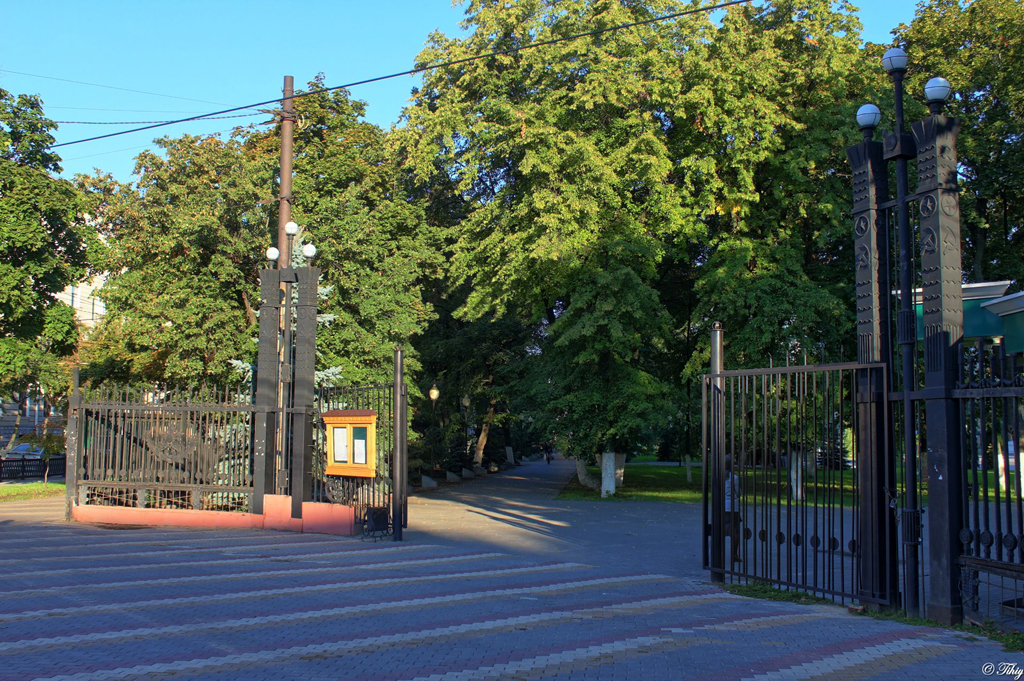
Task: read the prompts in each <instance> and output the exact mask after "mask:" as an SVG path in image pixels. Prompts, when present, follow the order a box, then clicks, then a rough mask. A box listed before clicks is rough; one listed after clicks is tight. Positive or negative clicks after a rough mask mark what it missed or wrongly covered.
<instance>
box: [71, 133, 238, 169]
mask: <svg viewBox="0 0 1024 681" xmlns="http://www.w3.org/2000/svg"><path fill="white" fill-rule="evenodd" d="M231 130H232V128H228V129H227V130H218V131H217V132H212V133H210V134H211V135H222V134H224V133H226V132H231ZM150 146H151V145H149V144H143V145H141V146H134V147H126V148H124V149H113V150H111V151H101V152H100V153H98V154H87V155H85V156H75V157H74V158H62V159H61V163H67V162H69V161H81V160H83V159H87V158H93V157H95V156H108V155H110V154H120V153H122V152H125V151H139V150H141V149H149V148H150Z"/></svg>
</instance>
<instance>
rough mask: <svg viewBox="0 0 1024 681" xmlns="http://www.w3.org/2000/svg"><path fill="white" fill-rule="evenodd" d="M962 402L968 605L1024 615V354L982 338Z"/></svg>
mask: <svg viewBox="0 0 1024 681" xmlns="http://www.w3.org/2000/svg"><path fill="white" fill-rule="evenodd" d="M962 367H963V373H962V375H961V378H960V381H959V382H958V383H957V385H956V388H955V389H954V391H953V396H954V398H956V400H957V402H958V404H959V406H960V418H961V423H962V428H961V450H962V452H963V456H962V461H963V466H964V468H963V473H962V474H963V481H964V484H963V505H964V506H963V509H964V510H963V515H964V528H963V530H962V531H961V533H960V540H961V542H962V543H963V553H962V556H961V559H960V562H961V565H962V566H963V567H964V576H963V579H962V580H961V581H962V585H963V592H964V593H963V596H964V605H965V608H966V610H967V611H968V613H972V612H973V613H975V614H976V616H979V618H981V619H996V620H999V619H1006V618H1011V619H1013V620H1015V621H1020V620H1024V588H1022V587H1024V494H1022V486H1024V483H1022V480H1021V472H1022V469H1021V447H1022V445H1024V431H1022V426H1024V355H1021V354H1013V355H1010V354H1007V353H1005V352H1004V351H1003V348H1002V346H1001V345H996V346H994V347H993V346H990V345H985V344H982V343H978V344H976V345H974V346H973V347H969V348H967V349H966V350H965V352H964V359H963V362H962Z"/></svg>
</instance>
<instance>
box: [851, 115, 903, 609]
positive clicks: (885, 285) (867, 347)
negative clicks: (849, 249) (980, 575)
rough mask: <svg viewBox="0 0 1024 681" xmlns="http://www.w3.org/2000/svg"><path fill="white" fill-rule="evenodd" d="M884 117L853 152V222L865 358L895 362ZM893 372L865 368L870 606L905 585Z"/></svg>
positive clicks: (863, 557)
mask: <svg viewBox="0 0 1024 681" xmlns="http://www.w3.org/2000/svg"><path fill="white" fill-rule="evenodd" d="M876 124H877V119H875V118H873V117H871V118H869V119H866V120H865V121H863V122H862V128H861V129H862V131H863V133H864V141H863V142H861V143H860V144H857V145H855V146H852V147H850V148H848V149H847V150H846V153H847V156H848V158H849V160H850V165H851V167H852V170H853V224H854V235H855V236H854V254H855V267H856V277H857V280H856V286H857V289H856V292H857V361H858V362H859V363H861V364H875V363H878V362H884V363H886V364H887V365H888V364H889V363H890V361H891V355H890V347H891V346H890V339H889V332H888V328H889V327H888V320H889V314H890V312H889V287H890V284H889V272H890V260H889V257H890V256H889V240H888V224H887V220H886V212H885V211H884V210H882V209H880V208H879V204H880V203H881V202H883V201H885V200H886V199H887V198H888V193H889V179H888V172H887V169H886V161H885V158H884V156H883V148H882V144H881V143H880V142H874V141H872V140H871V135H872V133H873V131H874V126H875V125H876ZM887 381H888V377H887V376H886V375H885V373H883V372H882V371H881V370H879V369H877V368H876V369H874V370H872V369H867V368H865V369H860V370H858V371H857V386H858V392H857V395H856V400H857V427H858V431H857V447H858V450H859V451H858V452H857V460H858V461H859V466H858V469H857V474H858V476H859V480H858V482H859V487H860V529H859V537H858V544H859V550H858V562H859V565H858V567H859V570H860V593H861V595H862V597H863V600H864V602H865V603H872V602H874V603H878V602H883V603H889V602H893V600H894V597H895V595H896V593H897V591H898V584H899V553H898V544H897V534H896V518H895V515H894V514H893V513H892V512H891V511H890V509H889V504H888V500H887V498H886V494H885V490H886V489H896V469H895V461H894V458H893V456H892V451H893V448H892V445H891V429H890V428H889V423H891V420H890V419H889V407H888V402H887V399H886V394H887V390H888V385H887Z"/></svg>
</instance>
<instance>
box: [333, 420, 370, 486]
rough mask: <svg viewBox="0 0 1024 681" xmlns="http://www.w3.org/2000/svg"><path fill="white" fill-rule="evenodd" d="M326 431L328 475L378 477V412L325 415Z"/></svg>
mask: <svg viewBox="0 0 1024 681" xmlns="http://www.w3.org/2000/svg"><path fill="white" fill-rule="evenodd" d="M323 419H324V425H325V426H326V427H327V470H326V473H327V475H344V476H348V477H359V478H372V477H375V476H376V475H377V412H375V411H373V410H371V409H336V410H334V411H329V412H326V413H325V414H324V415H323Z"/></svg>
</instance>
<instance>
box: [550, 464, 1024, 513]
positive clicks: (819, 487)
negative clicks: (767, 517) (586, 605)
mask: <svg viewBox="0 0 1024 681" xmlns="http://www.w3.org/2000/svg"><path fill="white" fill-rule="evenodd" d="M587 470H589V471H590V473H591V474H592V475H593V476H594V477H595V478H598V479H600V477H601V470H600V469H599V468H598V467H597V466H588V467H587ZM985 475H986V477H988V485H989V487H988V498H989V500H990V501H995V471H987V472H986V473H985ZM700 476H701V471H700V469H699V468H696V467H694V469H693V482H687V481H686V469H685V468H680V467H678V466H647V465H644V464H643V463H640V464H638V465H634V464H633V463H632V462H631V463H628V464H626V472H625V475H624V478H623V479H624V484H623V486H622V487H620V488H619V489H618V490H616V492H615V496H613V497H609V499H611V500H619V501H674V502H679V503H694V502H699V501H701V494H702V490H701V482H700ZM856 476H857V471H856V470H852V469H846V470H843V471H839V470H826V469H819V470H818V471H817V474H816V475H815V476H813V477H811V476H807V478H806V480H805V483H804V501H803V502H798V501H795V500H794V501H793V504H794V505H799V504H800V503H804V504H809V505H818V506H825V505H829V506H842V507H843V508H853V507H854V506H856V505H857V504H858V503H859V499H860V497H859V494H857V493H856V491H855V487H854V485H855V484H856ZM981 476H982V473H980V472H979V474H978V482H979V485H978V487H979V490H978V492H979V494H980V493H981V480H982V477H981ZM897 477H898V479H902V475H898V476H897ZM968 478H969V481H970V482H973V481H974V480H973V474H969V475H968ZM1002 482H1003V481H1002V479H1000V483H1001V485H1000V486H1001V487H1002ZM1010 482H1011V492H1012V493H1011V495H1010V498H1011V500H1012V499H1016V492H1015V491H1014V489H1013V487H1014V485H1015V481H1014V480H1013V479H1012V474H1011V481H1010ZM742 487H743V496H744V497H745V498H746V499H747V501H748V502H749V501H751V500H753V499H758V500H761V499H764V497H765V496H768V497H769V498H770V499H774V498H775V497H776V495H781V496H782V498H783V499H785V498H786V495H787V494H788V492H789V479H788V475H787V472H786V470H785V469H780V470H778V471H776V470H775V469H774V468H769V469H747V470H746V471H744V474H743V476H742ZM1000 495H1001V499H1002V500H1003V501H1005V500H1006V490H1005V489H1001V490H1000ZM558 498H559V499H564V500H568V501H598V500H602V499H601V493H600V492H599V491H597V490H591V489H587V488H586V487H584V486H583V485H581V484H580V483H579V480H577V479H576V478H573V480H572V482H570V483H569V484H568V485H566V486H565V489H563V490H562V493H561V494H559V495H558ZM919 500H920V503H921V505H922V506H925V505H927V503H928V488H927V486H925V487H924V489H923V490H921V494H920V496H919Z"/></svg>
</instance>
